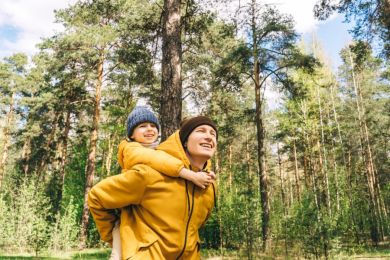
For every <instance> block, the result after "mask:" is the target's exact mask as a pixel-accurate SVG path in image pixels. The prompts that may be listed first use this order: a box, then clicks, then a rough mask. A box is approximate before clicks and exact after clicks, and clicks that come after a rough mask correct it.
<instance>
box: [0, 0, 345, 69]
mask: <svg viewBox="0 0 390 260" xmlns="http://www.w3.org/2000/svg"><path fill="white" fill-rule="evenodd" d="M75 1H76V0H51V1H47V0H1V1H0V58H3V57H6V56H9V55H11V54H12V53H15V52H25V53H27V54H28V55H32V54H34V53H35V52H36V48H35V45H36V44H37V43H39V42H40V40H41V38H42V37H48V36H51V35H53V34H54V33H55V32H56V31H61V30H62V26H61V25H59V24H56V23H54V12H53V10H54V9H60V8H65V7H67V6H68V5H69V4H72V3H74V2H75ZM230 1H231V3H232V5H229V6H230V7H229V8H232V6H234V3H235V2H237V3H238V0H230ZM262 1H263V2H264V3H267V2H270V3H272V4H276V6H277V7H278V8H279V9H280V10H281V12H285V13H290V14H291V15H292V16H293V17H294V19H295V20H296V29H297V31H298V32H299V33H300V34H301V35H302V37H303V38H304V39H305V41H307V40H308V41H309V40H310V39H311V38H312V35H313V32H314V33H315V34H316V35H317V37H318V38H319V39H320V41H321V43H322V46H323V48H324V50H325V52H326V53H327V55H328V56H329V57H330V59H331V61H332V62H333V68H337V66H338V65H339V64H340V59H339V57H338V53H339V51H340V49H341V48H343V47H344V46H345V45H346V44H347V43H348V42H349V41H350V40H351V36H350V35H349V34H348V32H347V30H348V29H350V27H351V26H350V25H347V24H343V23H342V21H343V18H342V17H341V16H339V15H338V16H336V15H335V16H332V17H331V18H330V19H328V20H327V21H321V22H320V21H317V20H315V19H314V17H313V12H312V10H313V6H314V4H315V2H316V1H317V0H294V1H292V0H262ZM243 2H245V0H240V4H243ZM226 11H227V12H231V9H229V10H226Z"/></svg>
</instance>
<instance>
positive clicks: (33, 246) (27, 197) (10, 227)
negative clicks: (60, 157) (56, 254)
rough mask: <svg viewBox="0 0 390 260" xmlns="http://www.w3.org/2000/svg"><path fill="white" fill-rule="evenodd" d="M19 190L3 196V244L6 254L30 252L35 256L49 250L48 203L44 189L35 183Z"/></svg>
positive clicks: (24, 184)
mask: <svg viewBox="0 0 390 260" xmlns="http://www.w3.org/2000/svg"><path fill="white" fill-rule="evenodd" d="M14 187H17V189H12V190H8V191H5V192H3V193H2V197H1V199H2V200H1V203H0V204H1V207H2V208H3V209H4V211H3V210H2V211H1V214H5V216H2V217H1V220H2V221H6V222H5V223H2V225H1V229H2V230H1V232H0V233H1V234H2V236H1V244H2V247H3V249H4V250H7V251H19V252H22V251H26V250H27V251H31V252H34V253H35V254H36V255H38V254H39V252H40V251H41V250H43V249H44V248H46V246H47V242H48V241H49V239H50V226H49V225H48V222H47V221H48V217H50V216H49V211H50V204H49V199H48V198H47V197H46V196H45V194H44V190H43V189H44V187H43V185H41V184H38V183H37V182H36V181H34V180H28V179H24V180H22V183H21V184H20V185H19V186H14Z"/></svg>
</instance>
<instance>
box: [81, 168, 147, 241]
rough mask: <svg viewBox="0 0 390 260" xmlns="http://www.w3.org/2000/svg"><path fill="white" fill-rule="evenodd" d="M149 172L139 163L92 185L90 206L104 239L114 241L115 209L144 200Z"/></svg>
mask: <svg viewBox="0 0 390 260" xmlns="http://www.w3.org/2000/svg"><path fill="white" fill-rule="evenodd" d="M147 173H148V170H147V166H143V165H139V166H136V167H134V168H133V169H131V170H128V171H126V172H124V173H123V174H118V175H115V176H111V177H108V178H106V179H104V180H102V181H101V182H99V183H97V184H96V185H95V186H94V187H92V189H91V191H90V192H89V194H88V206H89V209H90V211H91V214H92V217H93V219H94V220H95V223H96V226H97V229H98V231H99V234H100V237H101V239H102V240H104V241H106V242H108V243H110V244H111V243H112V229H113V228H114V225H115V221H116V220H117V216H116V215H115V211H114V209H117V208H123V207H125V206H128V205H136V204H139V203H140V202H141V201H142V198H143V195H144V192H145V189H146V187H147V183H148V178H149V177H148V176H147Z"/></svg>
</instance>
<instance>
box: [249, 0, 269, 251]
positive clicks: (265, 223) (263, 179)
mask: <svg viewBox="0 0 390 260" xmlns="http://www.w3.org/2000/svg"><path fill="white" fill-rule="evenodd" d="M251 12H252V14H251V15H252V21H251V26H252V46H253V52H252V56H253V79H254V83H255V102H256V129H257V162H258V165H259V172H258V174H259V182H260V183H259V184H260V185H259V188H260V199H261V209H262V216H261V219H262V223H261V230H262V239H263V245H262V247H263V250H264V251H266V250H267V246H268V235H269V234H268V233H269V214H270V209H269V198H268V180H267V173H266V171H265V158H264V157H265V150H264V139H265V131H264V126H263V115H262V105H263V104H262V97H261V91H260V90H261V85H260V63H259V56H258V49H257V44H258V42H257V36H256V19H255V18H256V1H255V0H252V4H251Z"/></svg>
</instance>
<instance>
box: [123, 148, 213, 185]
mask: <svg viewBox="0 0 390 260" xmlns="http://www.w3.org/2000/svg"><path fill="white" fill-rule="evenodd" d="M118 162H119V164H120V165H121V167H122V169H123V170H124V169H130V168H131V167H132V166H134V165H136V164H146V165H148V166H150V167H152V168H153V169H155V170H157V171H158V172H161V173H163V174H165V175H168V176H171V177H181V178H183V179H186V180H189V181H191V182H193V183H194V184H195V185H197V186H199V187H201V188H205V186H207V185H208V184H209V183H211V182H212V180H213V179H215V174H214V173H210V174H208V173H205V172H197V173H196V172H193V171H191V170H188V169H186V168H185V167H184V163H183V162H182V161H181V160H179V159H177V158H175V157H173V156H171V155H169V154H168V153H166V152H164V151H161V150H153V149H150V148H145V147H143V146H142V145H141V144H140V143H137V142H128V141H122V142H121V143H120V145H119V149H118Z"/></svg>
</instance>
